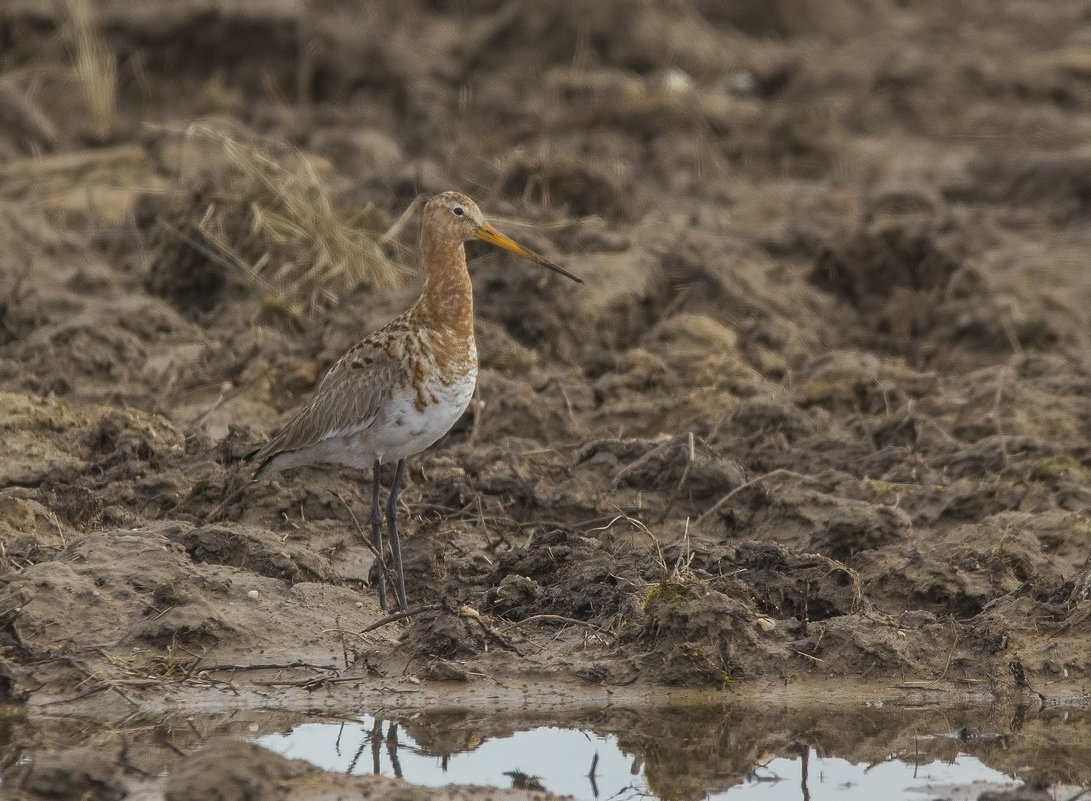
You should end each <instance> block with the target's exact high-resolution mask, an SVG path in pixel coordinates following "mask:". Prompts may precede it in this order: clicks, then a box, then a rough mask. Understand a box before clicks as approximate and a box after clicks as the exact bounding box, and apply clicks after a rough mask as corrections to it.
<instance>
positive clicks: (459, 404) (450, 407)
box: [277, 368, 477, 469]
mask: <svg viewBox="0 0 1091 801" xmlns="http://www.w3.org/2000/svg"><path fill="white" fill-rule="evenodd" d="M476 383H477V370H476V368H475V369H474V370H473V371H472V372H471V373H470V374H468V375H465V376H463V377H462V378H460V379H459V380H457V381H455V382H453V383H451V384H442V383H440V382H438V381H433V382H429V385H428V387H426V391H425V392H424V393H423V395H422V397H423V398H425V399H426V400H428V401H429V402H427V403H425V404H423V405H422V407H421V408H418V405H417V401H418V396H417V394H416V393H415V392H412V391H408V390H395V391H394V393H393V394H392V395H391V397H390V399H389V400H388V402H387V403H385V404H384V405H383V406H382V408H380V409H378V410H377V412H376V414H375V417H374V418H372V419H371V420H370V421H368V422H367V423H366V424H365V425H363V426H361V427H358V428H353V429H349V430H345V429H342V430H340V431H338V432H335V433H332V434H331V435H330V436H328V437H325V438H324V439H322V440H321V441H319V442H318V443H316V444H315V445H314V446H312V447H311V448H308V449H307V450H306V453H303V452H295V453H293V454H291V456H292V457H294V458H292V459H291V460H290V461H285V463H284V465H283V467H291V466H295V465H297V464H307V463H310V462H327V463H332V464H343V465H348V466H349V467H359V468H369V467H372V466H373V465H374V464H375V461H376V460H378V461H380V462H383V463H390V462H396V461H397V460H399V459H404V458H405V457H407V456H412V455H413V454H415V453H420V452H421V451H423V450H424V449H425V448H427V447H429V446H430V445H432V444H433V443H435V442H436V440H438V439H439V438H440V437H442V436H443V435H444V434H446V433H447V432H448V431H450V430H451V427H452V426H453V425H454V424H455V423H456V422H458V418H460V417H461V416H462V414H463V412H465V411H466V407H467V406H469V405H470V399H471V398H472V397H473V394H474V386H475V385H476ZM277 469H283V468H282V467H281V466H279V465H278V467H277Z"/></svg>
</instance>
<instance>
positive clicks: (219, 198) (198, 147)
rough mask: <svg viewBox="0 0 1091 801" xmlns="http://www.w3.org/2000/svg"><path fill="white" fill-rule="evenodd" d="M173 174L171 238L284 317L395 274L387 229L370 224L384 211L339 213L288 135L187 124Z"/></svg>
mask: <svg viewBox="0 0 1091 801" xmlns="http://www.w3.org/2000/svg"><path fill="white" fill-rule="evenodd" d="M180 183H181V186H182V189H183V190H184V198H185V200H184V202H183V203H182V204H180V205H175V207H174V208H173V209H172V211H171V212H170V213H168V214H166V215H164V217H165V218H164V219H163V223H164V225H165V226H166V227H167V229H168V230H169V231H171V232H172V233H174V234H175V235H176V237H175V239H176V241H177V242H179V243H182V244H184V245H186V246H188V247H190V248H192V249H194V250H197V251H199V252H200V253H202V254H204V255H205V256H207V257H209V258H211V259H212V260H213V261H215V262H216V263H218V264H220V265H223V266H226V267H227V268H228V269H229V270H231V271H232V272H234V273H235V274H237V275H238V276H240V277H241V278H242V279H243V281H244V282H245V283H247V284H248V285H249V286H251V287H253V288H254V289H255V290H257V291H258V292H259V293H261V295H262V297H263V300H264V302H265V303H266V305H267V306H271V307H274V308H279V309H282V310H283V311H286V312H288V313H289V314H290V315H291V316H293V317H297V318H298V317H309V316H312V315H314V314H316V313H317V312H320V311H322V310H324V309H327V308H329V307H330V306H332V305H334V304H335V303H336V302H337V301H338V300H340V298H342V297H343V296H344V295H346V294H348V293H349V292H352V291H353V290H354V289H356V288H357V287H359V286H361V285H364V284H367V285H370V286H373V287H387V286H391V285H393V284H394V283H396V281H397V279H398V278H399V277H400V275H401V272H402V271H401V268H400V266H399V265H398V263H397V262H396V261H394V260H392V259H391V258H390V256H388V255H387V253H388V250H390V249H391V248H392V247H393V246H394V243H393V239H394V237H393V235H392V233H393V230H394V229H393V228H392V229H391V231H386V232H380V231H377V230H375V228H376V225H377V224H378V225H380V226H381V227H385V220H384V219H375V220H372V221H371V226H370V228H369V227H368V225H367V223H368V221H366V220H359V219H349V218H347V217H346V215H344V214H343V213H342V212H341V211H340V210H339V209H337V208H336V207H335V205H334V203H333V201H332V200H331V196H330V191H329V189H328V187H327V185H326V184H325V183H324V182H323V180H322V178H321V177H320V176H319V174H318V172H316V170H315V167H314V165H313V164H312V162H311V161H310V160H308V158H307V156H306V155H305V154H304V153H302V152H301V151H299V150H298V149H296V148H294V147H291V146H289V145H287V144H284V143H279V142H271V141H268V140H262V139H260V138H258V137H256V136H254V135H252V134H248V133H245V132H243V131H241V130H235V129H229V128H225V127H221V126H217V125H213V124H209V123H201V124H194V125H192V126H190V128H189V129H188V130H187V132H186V141H185V146H184V148H183V151H182V169H181V172H180ZM365 214H366V210H365ZM375 216H376V217H381V216H382V215H379V214H376V215H375ZM396 227H397V226H396V225H395V226H394V228H396Z"/></svg>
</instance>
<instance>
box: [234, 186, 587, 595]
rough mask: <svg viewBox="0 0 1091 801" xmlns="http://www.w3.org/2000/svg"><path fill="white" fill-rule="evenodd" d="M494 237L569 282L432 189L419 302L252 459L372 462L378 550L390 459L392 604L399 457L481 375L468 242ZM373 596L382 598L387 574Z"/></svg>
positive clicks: (437, 429)
mask: <svg viewBox="0 0 1091 801" xmlns="http://www.w3.org/2000/svg"><path fill="white" fill-rule="evenodd" d="M471 239H481V240H484V241H486V242H491V243H493V244H495V245H498V246H500V247H502V248H505V249H507V250H510V251H511V252H513V253H515V254H517V255H519V256H521V257H523V258H525V259H529V260H530V261H534V262H536V263H538V264H541V265H543V266H545V267H548V268H550V269H551V270H554V271H556V272H559V273H561V274H562V275H565V276H567V277H568V278H571V279H573V280H574V281H580V280H581V279H579V278H577V277H576V276H575V275H573V274H572V273H570V272H568V271H567V270H565V269H563V268H561V267H558V266H557V265H555V264H553V263H552V262H550V261H548V260H546V259H545V258H543V257H542V256H539V255H538V254H537V253H534V252H533V251H530V250H527V249H526V248H524V247H523V246H522V245H519V244H518V243H516V242H514V241H513V240H511V239H509V238H508V237H506V236H504V235H503V234H501V233H500V232H499V231H497V230H496V229H495V228H493V227H492V226H491V225H489V223H487V222H485V219H484V217H483V216H482V215H481V211H480V210H479V209H478V208H477V205H476V204H475V203H474V202H473V201H472V200H470V199H469V198H468V197H466V196H465V195H463V194H460V193H458V192H444V193H443V194H441V195H436V196H435V197H433V198H432V199H431V200H429V201H428V203H427V204H426V205H425V207H424V214H423V219H422V222H421V240H420V244H421V260H422V261H423V263H424V269H425V273H424V286H423V288H422V289H421V294H420V297H419V298H418V299H417V302H416V303H414V304H413V306H412V307H411V308H410V309H409V310H407V311H406V312H404V313H402V314H400V315H398V316H397V317H395V318H394V319H393V320H391V321H390V322H389V323H387V324H386V325H385V326H383V327H382V328H380V329H379V330H377V331H375V332H374V333H372V334H370V335H369V336H367V337H366V338H365V339H363V340H361V341H360V342H358V343H357V344H356V345H354V346H353V347H352V348H350V349H349V351H348V352H347V353H345V355H344V356H342V357H341V358H340V359H339V360H338V361H337V362H336V363H335V364H334V365H333V367H331V368H330V371H329V372H328V373H326V375H325V377H324V378H323V379H322V380H321V381H320V382H319V384H318V386H317V387H316V388H315V391H314V395H313V396H312V397H311V400H310V402H308V403H307V404H306V405H305V406H304V407H303V408H302V409H300V410H299V412H298V413H297V414H296V415H295V417H293V418H292V420H291V421H290V422H289V423H288V424H287V425H286V426H285V427H284V428H283V429H282V430H281V431H280V433H278V434H277V435H276V436H274V437H273V438H272V439H271V440H270V441H269V442H268V443H267V444H266V445H265V446H264V447H262V448H261V449H260V450H258V451H256V452H255V453H254V454H253V455H252V458H254V459H256V460H257V461H258V462H259V466H258V469H257V471H256V472H255V473H254V475H255V477H257V476H260V475H262V474H264V473H267V472H272V471H277V470H286V469H288V468H291V467H299V466H302V465H307V464H316V463H326V464H342V465H348V466H349V467H359V468H365V467H371V468H372V469H373V471H374V473H373V480H372V508H371V524H372V532H373V536H374V538H375V545H376V547H377V549H378V552H379V554H380V557H382V554H383V538H382V537H383V535H382V525H383V517H382V515H381V514H380V511H379V467H380V465H381V464H383V463H384V462H391V461H396V462H397V467H396V468H395V472H394V483H393V485H392V487H391V490H390V498H389V500H388V502H387V506H386V521H387V526H388V527H389V529H390V544H391V551H392V555H393V557H394V570H395V572H396V578H397V585H396V589H397V593H398V604H399V606H400V608H401V609H403V610H404V609H405V608H406V601H405V578H404V575H403V572H402V564H401V546H400V542H399V537H398V529H397V519H396V509H397V496H398V491H399V489H400V486H401V479H402V474H403V472H404V468H405V459H406V457H408V456H412V455H413V454H415V453H420V452H421V451H422V450H424V449H425V448H427V447H429V446H430V445H432V444H433V443H434V442H435V441H436V440H438V439H439V438H440V437H442V436H443V435H444V434H446V433H447V432H448V431H449V430H450V429H451V426H453V425H454V424H455V421H457V420H458V418H459V417H461V416H462V413H463V412H464V411H465V410H466V407H467V406H468V405H469V403H470V398H471V397H472V396H473V391H474V386H475V384H476V382H477V347H476V344H475V342H474V308H473V288H472V286H471V284H470V276H469V273H468V272H467V269H466V250H465V247H464V243H465V242H467V241H469V240H471ZM379 600H380V603H381V604H382V605H383V606H384V607H385V606H386V587H385V582H384V578H383V577H382V576H380V580H379Z"/></svg>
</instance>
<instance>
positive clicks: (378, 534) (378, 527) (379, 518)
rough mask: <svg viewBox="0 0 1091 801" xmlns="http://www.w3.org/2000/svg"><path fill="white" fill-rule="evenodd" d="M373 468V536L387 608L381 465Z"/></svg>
mask: <svg viewBox="0 0 1091 801" xmlns="http://www.w3.org/2000/svg"><path fill="white" fill-rule="evenodd" d="M381 464H382V463H381V462H380V461H379V460H378V459H376V460H375V464H374V466H373V467H372V468H371V536H372V539H374V540H375V558H376V559H378V560H379V606H381V607H382V608H383V609H386V557H385V556H384V555H383V513H382V512H380V511H379V467H380V465H381Z"/></svg>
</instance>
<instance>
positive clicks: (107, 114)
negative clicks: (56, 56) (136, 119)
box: [65, 0, 117, 139]
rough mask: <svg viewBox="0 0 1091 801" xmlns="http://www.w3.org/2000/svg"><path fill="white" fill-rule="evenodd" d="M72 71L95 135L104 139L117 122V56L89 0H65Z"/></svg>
mask: <svg viewBox="0 0 1091 801" xmlns="http://www.w3.org/2000/svg"><path fill="white" fill-rule="evenodd" d="M65 9H66V11H67V12H68V22H69V25H70V26H71V37H72V46H73V48H74V58H75V64H74V68H75V73H76V79H77V80H78V81H79V84H80V88H81V90H82V92H83V98H84V101H85V102H86V103H87V111H88V113H89V114H90V119H91V129H92V133H93V134H94V136H96V137H97V138H99V139H106V138H108V137H109V135H110V134H111V133H112V132H113V130H114V126H115V124H116V122H117V58H116V56H115V55H114V54H113V53H112V52H111V51H110V48H109V47H107V45H106V40H105V39H103V38H102V34H101V33H100V32H99V29H98V26H97V25H96V23H95V19H94V15H93V13H92V11H91V4H90V2H89V0H65Z"/></svg>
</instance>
